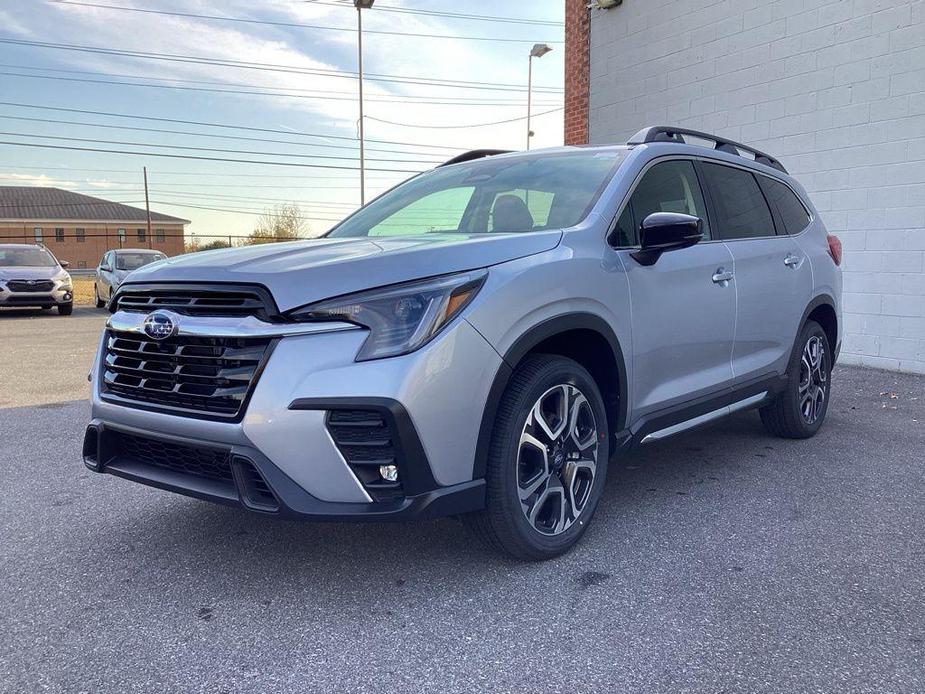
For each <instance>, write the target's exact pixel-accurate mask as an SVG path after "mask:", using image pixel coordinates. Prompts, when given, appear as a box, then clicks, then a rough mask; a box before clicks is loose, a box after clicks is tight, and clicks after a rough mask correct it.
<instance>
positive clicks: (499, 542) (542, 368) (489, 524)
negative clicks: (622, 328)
mask: <svg viewBox="0 0 925 694" xmlns="http://www.w3.org/2000/svg"><path fill="white" fill-rule="evenodd" d="M608 441H609V439H608V432H607V415H606V411H605V409H604V402H603V399H602V398H601V394H600V391H599V390H598V387H597V384H596V383H595V382H594V379H593V378H592V377H591V375H590V374H589V373H588V372H587V371H586V370H585V369H584V368H583V367H582V366H581V365H580V364H578V363H577V362H575V361H573V360H571V359H566V358H565V357H559V356H553V355H534V356H530V357H528V358H527V359H526V360H525V361H524V362H523V363H522V364H521V365H520V366H518V368H517V370H516V371H515V372H514V374H513V376H512V377H511V381H510V383H509V384H508V387H507V389H506V390H505V392H504V395H503V396H502V399H501V403H500V405H499V408H498V415H497V418H496V420H495V427H494V431H493V433H492V439H491V448H490V451H489V458H488V467H487V469H486V486H487V504H486V508H485V510H484V511H481V512H479V513H476V514H471V515H469V516H467V517H466V518H465V522H466V525H467V526H468V527H469V528H470V529H471V530H472V531H473V532H474V533H475V534H476V535H477V536H478V537H479V538H480V539H481V540H482V541H483V542H485V543H486V544H487V545H489V546H490V547H492V548H494V549H496V550H499V551H501V552H504V553H506V554H508V555H511V556H513V557H516V558H518V559H524V560H530V561H539V560H543V559H550V558H552V557H556V556H558V555H560V554H562V553H564V552H566V551H568V550H569V549H570V548H571V547H572V546H573V545H574V544H575V543H576V542H577V541H578V539H579V538H580V537H581V536H582V535H583V534H584V532H585V530H586V529H587V527H588V523H590V521H591V517H592V516H593V515H594V511H595V509H596V508H597V504H598V501H599V500H600V496H601V492H602V490H603V487H604V480H605V479H606V477H607V460H608V456H609V453H610V451H609V447H608Z"/></svg>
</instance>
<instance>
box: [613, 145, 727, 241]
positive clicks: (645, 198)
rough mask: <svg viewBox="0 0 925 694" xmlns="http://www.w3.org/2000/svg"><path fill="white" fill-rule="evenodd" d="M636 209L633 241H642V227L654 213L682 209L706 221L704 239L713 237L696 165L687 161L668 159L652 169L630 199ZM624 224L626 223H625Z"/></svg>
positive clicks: (633, 212)
mask: <svg viewBox="0 0 925 694" xmlns="http://www.w3.org/2000/svg"><path fill="white" fill-rule="evenodd" d="M628 208H632V215H633V223H632V244H631V245H636V244H638V243H639V226H640V225H641V224H642V221H643V220H644V219H645V218H646V217H648V216H649V215H650V214H652V213H654V212H680V213H681V214H689V215H692V216H694V217H700V218H701V219H702V220H703V238H704V240H707V239H709V238H710V229H709V224H708V223H707V213H706V205H705V204H704V202H703V194H702V193H701V191H700V183H699V182H698V180H697V174H696V172H695V171H694V165H693V164H692V163H691V162H690V161H687V160H681V159H679V160H676V161H666V162H663V163H661V164H656V165H655V166H653V167H652V168H651V169H649V170H648V171H647V172H646V173H645V175H644V176H643V178H642V180H641V181H640V182H639V185H638V186H636V190H635V191H633V196H632V197H631V198H630V204H629V206H628ZM625 214H626V213H625V212H624V214H623V215H621V217H620V220H619V221H618V226H619V227H621V233H625V232H624V231H623V229H624V228H625V227H626V225H627V224H628V223H629V220H628V219H626V218H625ZM621 225H622V226H621Z"/></svg>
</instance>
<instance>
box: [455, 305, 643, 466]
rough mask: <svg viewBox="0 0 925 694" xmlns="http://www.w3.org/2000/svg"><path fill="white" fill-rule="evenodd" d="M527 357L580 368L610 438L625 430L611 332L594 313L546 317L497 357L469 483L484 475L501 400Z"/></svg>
mask: <svg viewBox="0 0 925 694" xmlns="http://www.w3.org/2000/svg"><path fill="white" fill-rule="evenodd" d="M530 354H558V355H560V356H564V357H569V358H570V359H574V360H575V361H577V362H578V363H580V364H581V365H582V366H584V367H585V368H586V369H587V370H588V372H589V373H590V374H591V376H592V377H593V378H594V380H595V382H596V383H597V385H598V388H600V390H601V395H602V396H603V398H604V405H605V407H606V409H607V420H608V424H609V428H610V435H611V437H613V436H614V435H615V434H617V433H618V432H620V431H622V430H623V429H624V428H625V427H626V414H627V413H626V407H627V378H626V361H625V359H624V356H623V349H622V348H621V346H620V342H619V340H618V339H617V336H616V333H614V331H613V329H612V328H611V327H610V325H609V324H608V323H607V321H605V320H604V319H603V318H601V317H600V316H597V315H594V314H593V313H569V314H563V315H559V316H555V317H553V318H549V319H547V320H544V321H542V322H540V323H538V324H536V325H535V326H533V327H532V328H530V329H529V330H528V331H527V332H525V333H524V334H523V335H521V336H520V337H519V338H518V339H517V340H516V341H515V342H514V343H513V344H512V345H511V346H510V347H509V348H508V349H507V351H506V352H505V353H504V354H503V355H502V358H503V361H502V364H501V366H500V367H499V368H498V371H497V373H496V374H495V378H494V380H493V382H492V386H491V389H490V390H489V393H488V398H487V400H486V403H485V410H484V412H483V413H482V422H481V425H480V427H479V435H478V441H477V443H476V452H475V464H474V467H473V475H472V476H473V479H478V478H480V477H484V476H485V468H486V465H487V462H488V449H489V446H490V443H491V435H492V431H493V428H494V422H495V418H496V415H497V411H498V405H499V403H500V400H501V396H502V394H503V393H504V390H505V388H506V387H507V384H508V382H509V381H510V378H511V375H512V374H513V373H514V369H516V368H517V365H518V364H519V363H520V362H521V361H522V360H523V359H524V358H525V357H527V356H528V355H530Z"/></svg>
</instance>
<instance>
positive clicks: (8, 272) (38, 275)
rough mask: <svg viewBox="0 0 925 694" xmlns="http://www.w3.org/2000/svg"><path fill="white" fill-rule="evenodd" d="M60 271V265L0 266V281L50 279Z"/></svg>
mask: <svg viewBox="0 0 925 694" xmlns="http://www.w3.org/2000/svg"><path fill="white" fill-rule="evenodd" d="M61 273H62V269H61V268H60V267H0V281H2V280H50V279H55V278H56V277H57V276H58V275H59V274H61Z"/></svg>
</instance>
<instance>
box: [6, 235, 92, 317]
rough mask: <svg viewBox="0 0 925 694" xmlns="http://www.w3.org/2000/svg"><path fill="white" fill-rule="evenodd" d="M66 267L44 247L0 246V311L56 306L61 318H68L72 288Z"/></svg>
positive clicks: (72, 307) (25, 245)
mask: <svg viewBox="0 0 925 694" xmlns="http://www.w3.org/2000/svg"><path fill="white" fill-rule="evenodd" d="M67 266H68V264H67V262H66V261H61V262H58V259H57V258H55V256H54V255H53V254H52V253H51V252H50V251H48V249H46V248H45V247H44V246H39V245H33V244H25V243H2V244H0V308H3V307H9V308H13V307H15V308H42V309H49V308H53V307H55V306H57V307H58V313H60V314H61V315H62V316H69V315H71V313H73V311H74V287H73V284H72V282H71V276H70V275H69V274H68V272H67V270H66V269H65V268H67Z"/></svg>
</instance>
